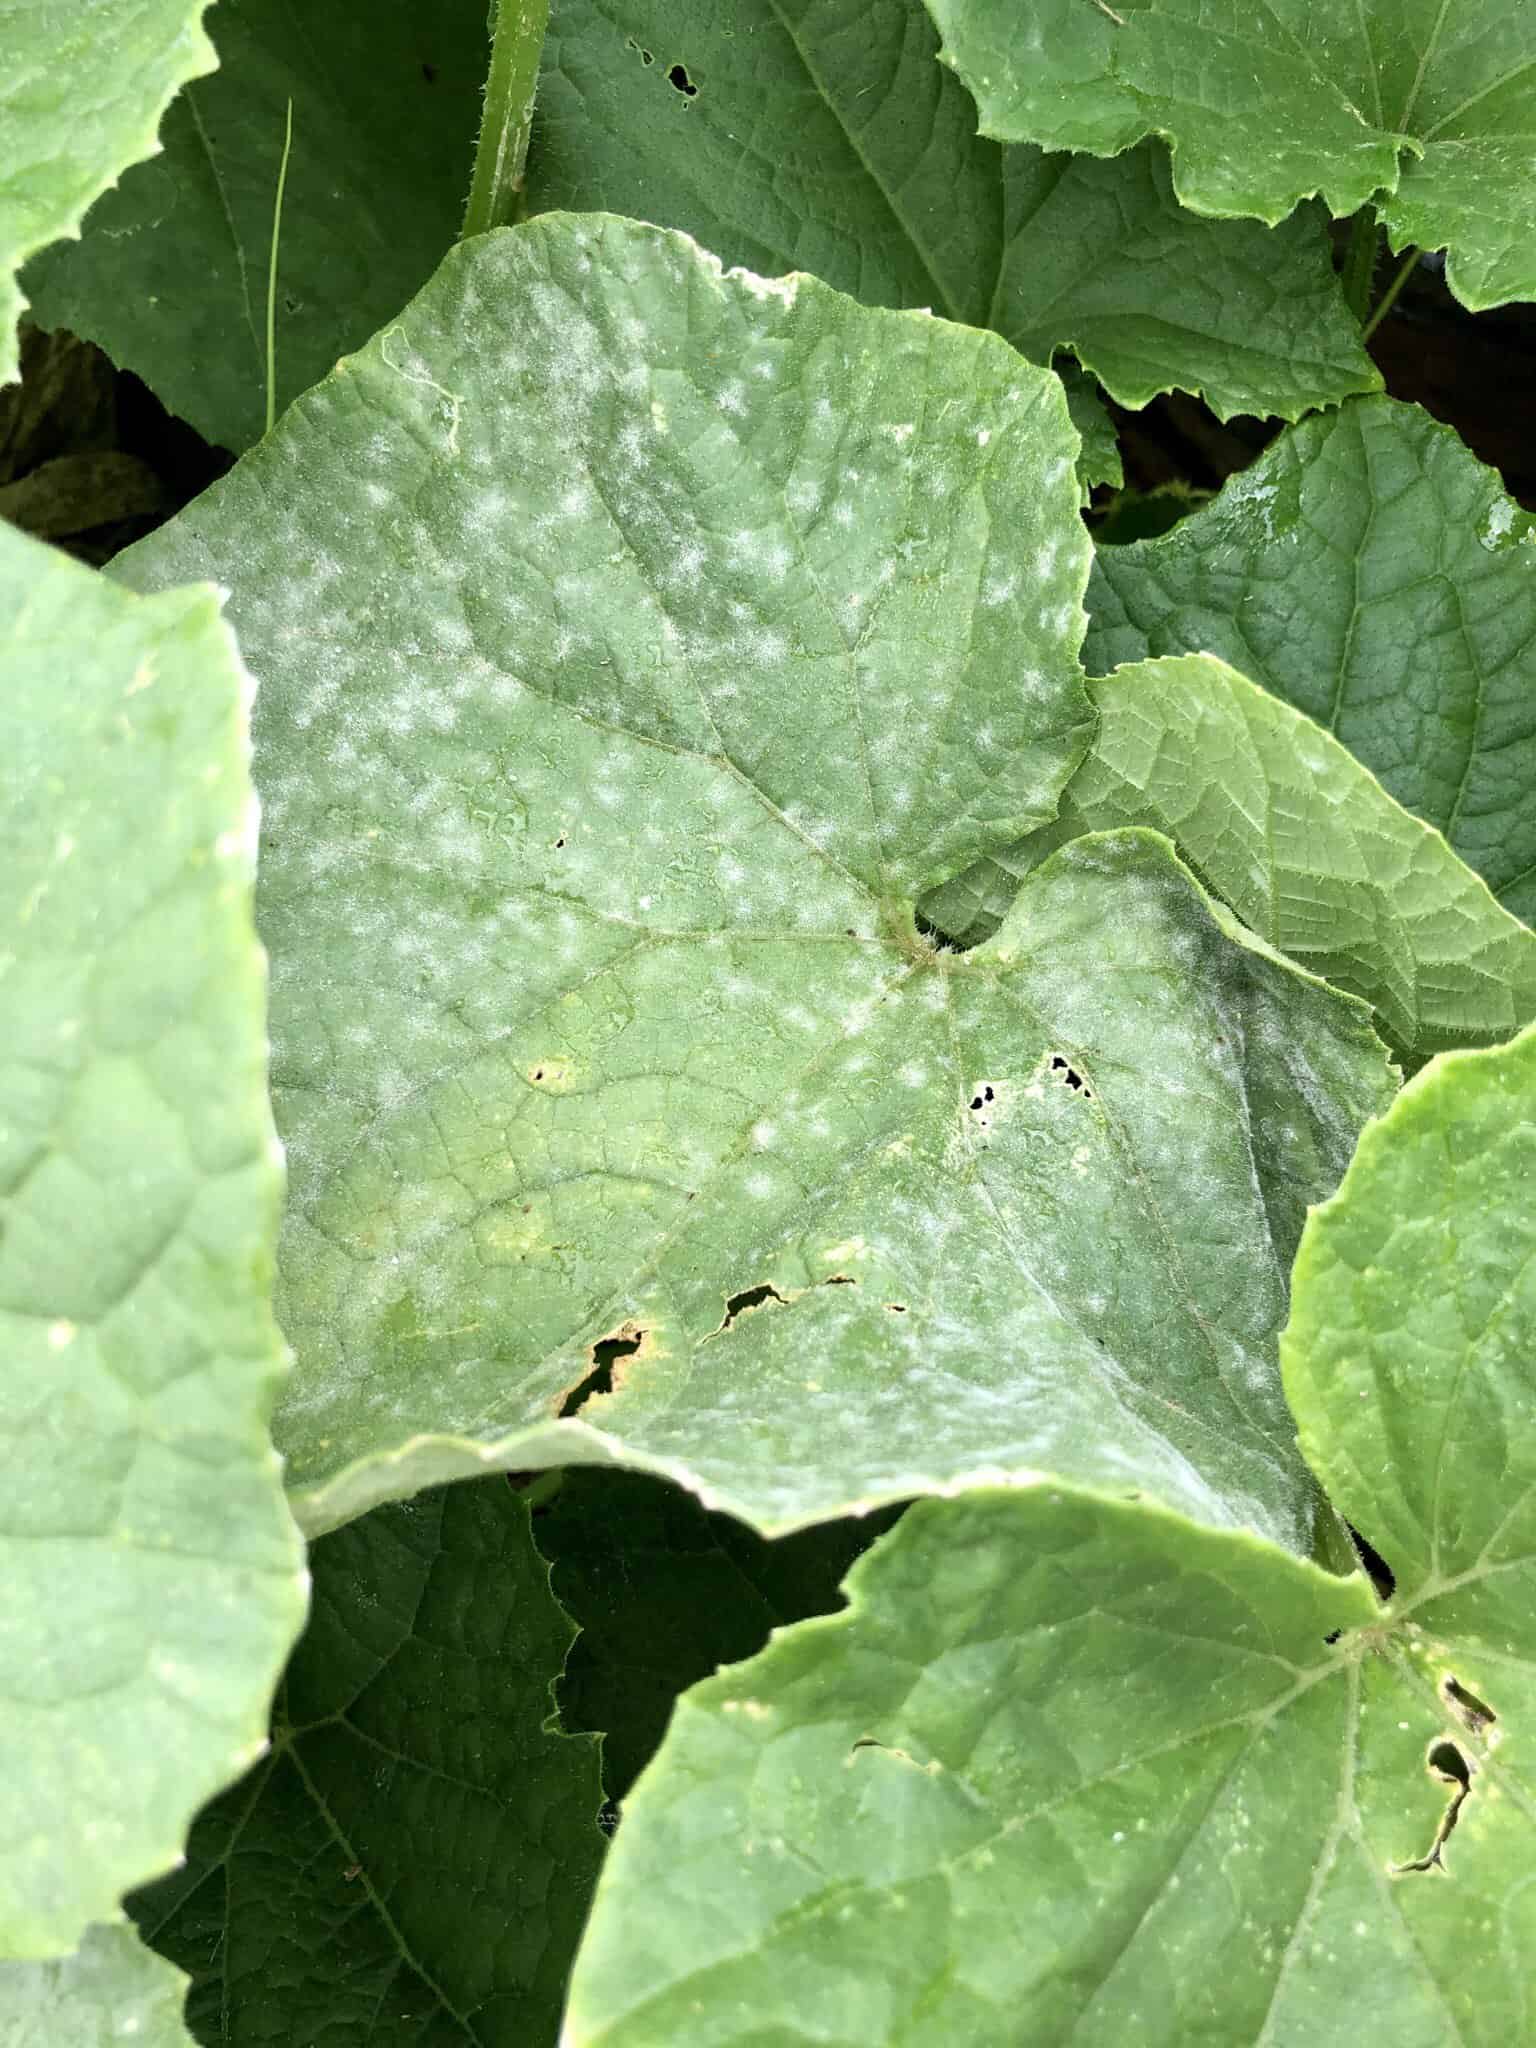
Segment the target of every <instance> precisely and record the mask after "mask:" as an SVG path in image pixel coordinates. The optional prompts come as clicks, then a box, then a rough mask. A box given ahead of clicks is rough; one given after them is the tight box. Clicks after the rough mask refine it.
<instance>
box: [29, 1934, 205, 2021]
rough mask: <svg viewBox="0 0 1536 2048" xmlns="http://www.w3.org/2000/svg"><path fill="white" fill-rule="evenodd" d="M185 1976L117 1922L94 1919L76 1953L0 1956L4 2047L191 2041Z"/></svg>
mask: <svg viewBox="0 0 1536 2048" xmlns="http://www.w3.org/2000/svg"><path fill="white" fill-rule="evenodd" d="M186 1991H187V1982H186V1979H185V1978H184V1977H183V1976H182V1974H181V1972H180V1971H179V1970H177V1969H174V1968H173V1967H172V1966H171V1965H170V1964H169V1963H167V1962H165V1961H164V1960H163V1959H162V1958H161V1957H160V1956H157V1955H154V1954H152V1953H151V1952H150V1950H149V1949H147V1948H146V1947H145V1946H144V1944H143V1943H142V1942H141V1941H140V1940H139V1939H138V1937H137V1936H136V1935H135V1934H134V1931H133V1929H132V1928H131V1927H126V1926H124V1925H122V1923H121V1922H119V1923H117V1924H116V1925H113V1926H103V1927H93V1928H91V1929H90V1931H89V1932H88V1933H87V1935H86V1937H85V1940H84V1941H83V1942H82V1943H81V1945H80V1947H79V1948H78V1949H77V1950H76V1952H75V1953H74V1955H72V1956H66V1957H64V1958H63V1959H62V1960H61V1961H59V1962H52V1963H0V2040H3V2041H4V2042H5V2044H6V2048H122V2043H123V2042H125V2041H129V2042H131V2043H132V2044H133V2048H192V2036H191V2035H190V2034H189V2033H188V2032H187V2030H186V2027H185V2025H184V2024H183V2022H182V2005H183V2003H184V2001H185V1998H186Z"/></svg>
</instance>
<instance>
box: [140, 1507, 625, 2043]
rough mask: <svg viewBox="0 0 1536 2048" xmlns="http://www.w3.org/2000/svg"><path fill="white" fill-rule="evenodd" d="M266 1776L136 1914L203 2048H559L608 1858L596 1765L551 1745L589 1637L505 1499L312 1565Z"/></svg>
mask: <svg viewBox="0 0 1536 2048" xmlns="http://www.w3.org/2000/svg"><path fill="white" fill-rule="evenodd" d="M313 1562H314V1575H315V1600H314V1613H313V1617H312V1619H311V1621H310V1625H309V1628H308V1629H307V1631H306V1632H305V1635H304V1637H303V1639H302V1641H301V1642H300V1644H299V1646H298V1648H297V1650H296V1651H295V1652H294V1656H293V1661H292V1663H291V1664H290V1666H289V1668H288V1672H287V1674H286V1676H285V1678H284V1681H283V1685H282V1689H281V1691H280V1693H279V1695H278V1702H277V1709H276V1713H275V1715H274V1718H273V1741H272V1750H271V1753H270V1755H269V1756H268V1757H267V1758H266V1759H265V1760H264V1761H263V1762H262V1763H260V1764H258V1766H257V1767H256V1769H255V1770H254V1771H253V1772H252V1773H251V1775H250V1776H249V1777H248V1778H246V1779H245V1780H244V1781H243V1782H242V1783H241V1784H239V1785H236V1786H235V1787H233V1788H232V1789H231V1790H230V1791H229V1792H227V1793H226V1794H225V1795H224V1796H223V1797H222V1798H221V1799H220V1800H218V1801H217V1802H216V1803H215V1804H214V1805H213V1806H211V1807H210V1808H209V1809H208V1811H207V1812H206V1813H204V1814H203V1815H202V1816H201V1818H200V1819H199V1821H198V1823H197V1825H196V1827H195V1828H194V1829H193V1832H192V1839H191V1842H190V1844H189V1849H188V1860H187V1865H186V1868H185V1869H184V1870H180V1871H178V1872H177V1873H176V1874H175V1876H173V1877H169V1878H166V1879H165V1880H163V1881H162V1882H161V1883H160V1884H159V1885H157V1886H155V1887H154V1888H153V1889H152V1890H150V1891H146V1892H141V1893H139V1894H138V1895H137V1896H136V1897H135V1898H134V1899H133V1900H132V1901H131V1902H130V1903H131V1907H132V1911H133V1914H134V1917H135V1919H136V1920H137V1921H138V1923H139V1927H140V1930H141V1932H142V1933H143V1935H144V1937H145V1939H146V1940H148V1941H151V1942H152V1943H153V1944H154V1946H155V1947H156V1948H157V1949H158V1950H159V1951H160V1953H161V1954H162V1955H166V1956H169V1957H170V1958H171V1959H172V1960H173V1961H174V1962H175V1963H177V1964H178V1965H179V1967H180V1968H181V1969H183V1970H185V1971H186V1973H187V1975H188V1976H189V1977H190V1978H191V1979H192V1989H191V1993H190V1995H189V1998H188V2001H187V2018H188V2023H189V2025H190V2026H191V2028H192V2030H193V2032H194V2033H195V2034H196V2036H197V2038H198V2040H199V2041H200V2042H201V2043H203V2044H204V2048H257V2044H262V2048H265V2044H267V2043H270V2042H273V2041H283V2042H300V2041H310V2040H314V2041H321V2040H323V2041H324V2042H325V2043H326V2048H365V2044H366V2048H428V2044H431V2048H436V2044H438V2043H442V2044H444V2048H447V2044H450V2043H451V2044H459V2043H463V2042H473V2043H475V2044H477V2048H524V2044H527V2043H530V2042H545V2041H552V2040H553V2039H554V2035H555V2029H556V2024H557V2020H558V2016H559V2011H560V2004H561V2000H562V1998H563V1996H564V1990H565V1981H566V1976H567V1973H568V1972H569V1969H570V1964H571V1957H572V1954H573V1952H574V1950H575V1945H576V1940H577V1936H578V1934H579V1933H580V1930H581V1924H582V1920H583V1918H584V1916H585V1914H586V1910H587V1905H588V1902H589V1900H590V1898H591V1892H592V1883H593V1878H594V1876H595V1874H596V1870H597V1864H598V1861H599V1858H600V1857H601V1854H602V1850H603V1846H604V1845H603V1837H602V1835H601V1834H600V1833H599V1831H598V1828H597V1825H596V1821H597V1812H598V1808H599V1806H600V1804H601V1800H602V1793H601V1789H600V1787H599V1782H598V1759H597V1745H596V1744H595V1743H594V1742H592V1741H590V1740H589V1739H587V1738H584V1737H571V1736H567V1735H561V1734H559V1733H557V1732H555V1731H554V1730H553V1729H551V1727H550V1726H549V1725H548V1724H549V1722H550V1721H551V1719H552V1717H553V1713H554V1697H553V1686H554V1681H555V1679H556V1678H557V1677H558V1676H559V1673H560V1668H561V1665H562V1663H563V1661H564V1658H565V1654H566V1651H567V1649H568V1648H569V1646H570V1642H571V1637H572V1635H573V1634H574V1630H573V1629H572V1627H571V1624H570V1622H569V1620H568V1619H567V1618H566V1616H565V1614H564V1613H563V1612H562V1611H561V1609H560V1607H559V1606H558V1604H557V1603H556V1601H555V1599H554V1597H553V1595H552V1594H551V1593H550V1590H549V1570H548V1567H547V1566H546V1565H545V1564H544V1562H543V1560H542V1559H541V1558H540V1557H539V1555H538V1553H537V1551H536V1550H535V1549H534V1547H533V1542H532V1539H531V1537H530V1535H529V1529H528V1511H527V1508H526V1507H525V1505H524V1504H523V1502H522V1501H521V1500H520V1499H519V1498H518V1497H517V1495H516V1494H515V1493H514V1492H513V1491H512V1489H511V1488H510V1487H509V1486H507V1485H506V1483H505V1482H504V1481H501V1480H491V1481H483V1482H482V1483H481V1484H479V1485H478V1486H458V1487H453V1488H450V1489H448V1490H447V1491H445V1492H436V1493H432V1494H428V1495H426V1496H424V1497H423V1498H421V1499H420V1500H416V1501H411V1502H408V1503H405V1504H403V1505H396V1506H391V1507H387V1508H380V1509H379V1510H377V1511H376V1512H375V1513H374V1514H372V1515H369V1516H368V1517H366V1518H365V1519H364V1520H362V1521H359V1522H357V1523H354V1525H353V1526H352V1527H351V1528H349V1529H343V1530H340V1531H338V1532H337V1533H336V1534H334V1535H331V1536H328V1537H326V1538H325V1539H324V1541H323V1542H321V1543H319V1544H317V1545H316V1547H315V1550H314V1552H313Z"/></svg>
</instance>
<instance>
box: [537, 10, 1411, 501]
mask: <svg viewBox="0 0 1536 2048" xmlns="http://www.w3.org/2000/svg"><path fill="white" fill-rule="evenodd" d="M1085 4H1086V0H1085ZM937 55H938V39H937V37H936V35H935V34H934V31H933V28H932V26H931V24H930V23H929V21H928V19H927V17H926V15H925V14H924V12H923V9H922V5H921V0H874V4H871V0H741V4H738V5H736V6H733V7H730V8H721V7H718V6H715V5H712V4H710V0H619V4H617V5H615V4H614V0H562V4H561V5H560V6H559V7H558V8H557V9H556V10H555V13H554V17H553V20H552V22H551V26H550V33H549V39H548V42H547V43H546V46H545V61H544V74H543V79H542V82H541V85H540V99H539V111H538V119H537V124H536V128H535V137H534V147H533V150H532V153H531V156H530V161H529V198H530V204H531V206H532V207H534V208H535V209H537V208H539V207H562V206H571V207H593V206H600V207H605V208H608V209H611V210H612V211H614V212H616V213H627V214H633V215H637V216H639V217H640V218H642V219H645V220H654V221H658V222H661V223H662V224H664V225H665V226H667V227H677V228H684V229H686V230H687V231H688V232H689V233H690V234H692V235H695V236H697V238H698V239H699V241H701V242H702V243H703V244H704V245H705V247H706V248H710V249H713V250H715V251H716V252H717V253H718V254H719V255H721V256H722V257H724V258H725V260H726V261H727V262H732V263H744V264H747V265H749V266H750V267H751V268H752V269H754V270H759V271H763V272H766V273H769V274H773V273H777V272H779V271H782V270H806V271H810V272H813V273H814V274H815V275H816V276H818V277H821V278H824V279H825V280H826V281H827V283H829V284H833V285H836V286H838V287H839V288H840V289H842V290H844V291H848V292H852V293H854V294H856V295H857V296H858V297H859V298H861V299H863V300H864V301H865V302H866V303H868V304H873V305H888V306H928V307H931V308H932V310H933V311H934V312H936V313H942V314H945V315H947V316H948V317H949V318H950V319H953V320H958V321H963V322H965V323H966V324H967V325H970V326H973V327H993V328H995V329H996V330H997V332H998V333H1000V334H1002V335H1004V336H1006V338H1007V339H1008V340H1009V341H1011V342H1012V343H1013V344H1014V346H1015V347H1016V348H1019V349H1021V350H1022V351H1023V352H1024V354H1026V355H1027V356H1030V357H1031V358H1033V359H1034V360H1035V361H1037V362H1042V363H1048V362H1049V361H1050V360H1051V357H1052V354H1053V353H1054V352H1055V351H1056V350H1058V349H1069V350H1071V352H1072V353H1073V354H1074V355H1075V356H1077V358H1078V359H1079V361H1081V362H1082V363H1083V364H1084V365H1085V366H1086V367H1087V368H1088V369H1090V370H1091V371H1092V372H1093V374H1094V375H1095V376H1096V377H1098V378H1099V379H1100V381H1101V382H1102V383H1103V384H1104V385H1105V387H1106V388H1107V389H1108V390H1109V391H1110V392H1111V393H1112V395H1113V396H1114V397H1115V398H1117V399H1118V400H1119V401H1120V402H1121V403H1122V404H1124V405H1128V406H1142V405H1145V404H1146V403H1147V402H1148V400H1149V399H1151V398H1152V397H1153V396H1154V395H1155V394H1156V393H1157V392H1159V391H1168V390H1172V389H1175V388H1177V389H1179V390H1184V391H1198V392H1202V393H1203V394H1204V395H1205V397H1206V399H1207V401H1208V402H1209V403H1210V405H1211V406H1212V408H1213V409H1214V410H1215V411H1216V412H1217V413H1219V414H1220V415H1221V417H1222V418H1223V419H1226V418H1228V417H1230V416H1231V415H1232V414H1233V413H1237V412H1245V413H1278V414H1280V415H1281V416H1282V417H1283V418H1285V419H1296V418H1298V417H1299V416H1300V415H1301V414H1302V413H1303V412H1305V411H1307V410H1308V409H1309V408H1311V407H1313V406H1318V405H1332V404H1336V403H1337V402H1338V400H1339V399H1340V398H1342V397H1344V396H1345V395H1346V394H1347V393H1349V392H1355V391H1364V390H1370V389H1373V388H1375V387H1377V386H1378V385H1379V382H1380V379H1379V377H1378V375H1377V372H1376V369H1375V367H1374V365H1373V364H1372V362H1371V360H1370V358H1369V356H1367V355H1366V353H1365V350H1364V348H1363V347H1362V345H1361V342H1360V335H1359V329H1358V325H1357V323H1356V322H1355V321H1354V320H1353V319H1352V318H1351V317H1350V315H1349V313H1348V311H1347V309H1346V308H1345V305H1344V302H1343V299H1342V297H1341V295H1340V292H1339V289H1338V285H1337V282H1336V280H1335V277H1334V274H1333V269H1332V264H1331V261H1330V257H1329V250H1328V244H1327V238H1326V235H1325V232H1324V225H1323V219H1322V215H1321V213H1320V211H1318V212H1314V211H1308V212H1305V213H1303V214H1301V215H1298V217H1297V218H1296V219H1295V220H1292V221H1288V222H1286V224H1285V225H1284V226H1283V227H1281V228H1278V229H1274V230H1270V229H1266V228H1262V227H1258V226H1255V225H1254V224H1252V223H1249V222H1225V221H1221V222H1218V221H1210V220H1202V219H1201V218H1200V217H1199V216H1198V215H1196V214H1193V213H1189V212H1187V211H1185V210H1184V209H1183V208H1182V207H1180V205H1179V204H1178V201H1177V200H1176V198H1175V197H1174V194H1173V191H1172V188H1171V184H1170V180H1169V175H1168V166H1167V159H1166V155H1165V154H1164V153H1163V152H1160V151H1156V150H1152V149H1146V150H1139V151H1137V152H1135V153H1134V154H1133V155H1130V156H1127V157H1125V158H1123V159H1121V160H1119V161H1117V162H1114V163H1107V164H1106V163H1101V162H1095V161H1094V160H1093V159H1092V158H1091V157H1069V156H1062V155H1056V156H1047V155H1045V154H1043V153H1042V152H1041V151H1039V150H1035V149H1028V148H1012V149H1000V148H999V147H998V146H997V144H996V143H993V142H990V141H987V140H986V139H985V138H983V137H981V136H978V135H977V133H976V108H975V105H974V104H973V102H972V100H971V98H970V96H969V95H968V94H967V93H966V92H965V90H964V89H963V88H962V87H961V85H960V84H959V83H958V81H957V80H956V79H954V78H953V77H952V76H951V75H949V74H948V73H947V72H946V71H945V70H943V69H942V68H941V67H940V65H939V64H938V63H937V61H936V59H937ZM1089 480H1090V481H1096V480H1098V479H1097V474H1095V476H1093V477H1091V478H1090V479H1089Z"/></svg>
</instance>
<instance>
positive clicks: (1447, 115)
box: [927, 0, 1536, 312]
mask: <svg viewBox="0 0 1536 2048" xmlns="http://www.w3.org/2000/svg"><path fill="white" fill-rule="evenodd" d="M927 7H928V11H929V13H930V14H931V15H932V16H933V18H934V21H935V22H936V23H937V24H938V27H939V30H940V33H941V34H942V36H943V38H944V58H945V61H946V62H947V63H949V64H951V65H952V66H953V67H954V69H955V70H956V71H957V72H958V73H959V75H960V76H961V78H963V79H964V81H965V82H966V84H967V85H968V86H969V87H970V89H971V90H972V92H974V93H975V95H976V99H977V103H978V105H979V107H980V110H981V126H982V130H983V132H984V133H985V134H987V135H994V136H996V137H997V138H998V139H999V140H1000V141H1003V142H1034V143H1039V144H1040V145H1042V146H1043V147H1044V148H1046V149H1074V150H1078V149H1080V150H1087V151H1090V152H1091V153H1092V154H1093V155H1095V156H1101V157H1102V156H1114V155H1117V154H1119V152H1120V151H1122V150H1126V149H1129V148H1131V147H1132V145H1133V144H1135V143H1138V142H1140V141H1141V140H1142V138H1143V137H1144V136H1148V135H1160V136H1162V137H1164V138H1165V139H1166V140H1167V141H1168V143H1169V144H1170V146H1171V148H1172V152H1173V176H1174V186H1175V189H1176V190H1177V192H1178V196H1179V198H1180V199H1181V200H1182V201H1183V203H1184V204H1185V205H1186V206H1189V207H1192V208H1193V209H1194V210H1195V211H1196V212H1197V213H1202V214H1208V215H1212V216H1216V217H1220V218H1230V217H1232V216H1236V215H1248V216H1252V217H1254V218H1256V219H1258V220H1263V221H1278V220H1280V219H1281V218H1283V216H1284V215H1286V214H1288V213H1289V212H1290V211H1291V209H1292V207H1294V206H1295V204H1296V202H1297V201H1298V200H1299V199H1306V198H1309V197H1310V196H1311V195H1312V194H1314V193H1317V192H1321V193H1322V195H1323V197H1324V199H1325V200H1326V201H1327V203H1328V205H1329V206H1330V207H1331V208H1332V210H1333V212H1334V213H1335V214H1346V213H1354V212H1355V211H1356V209H1357V208H1359V207H1361V206H1364V205H1365V204H1366V203H1367V201H1370V200H1374V201H1375V203H1376V205H1377V207H1378V209H1379V211H1380V213H1381V216H1382V218H1383V220H1384V221H1385V222H1386V224H1387V227H1388V230H1389V232H1390V234H1391V238H1392V245H1393V247H1394V248H1397V249H1402V248H1406V247H1407V245H1408V244H1409V243H1410V242H1412V243H1416V244H1418V245H1419V246H1420V247H1423V248H1426V249H1439V248H1445V249H1447V251H1448V257H1447V264H1446V281H1447V282H1448V283H1449V285H1450V287H1451V289H1452V291H1454V292H1455V294H1456V296H1457V297H1458V298H1459V299H1460V300H1461V301H1462V303H1463V305H1466V306H1470V307H1471V308H1472V309H1473V311H1474V312H1477V311H1481V310H1483V309H1484V308H1485V307H1488V306H1497V305H1502V304H1503V303H1504V301H1505V300H1507V299H1519V298H1524V299H1528V298H1533V297H1536V253H1533V252H1532V251H1531V248H1530V235H1529V232H1528V227H1529V220H1530V215H1531V210H1532V207H1533V206H1536V124H1533V122H1532V118H1531V113H1530V103H1529V90H1528V79H1529V74H1530V70H1531V66H1532V64H1533V63H1536V14H1533V13H1532V11H1531V9H1530V8H1529V7H1527V6H1525V5H1516V6H1511V5H1510V0H1459V4H1458V5H1457V6H1456V7H1455V8H1454V9H1452V8H1451V7H1450V5H1449V4H1448V0H1267V4H1266V5H1265V6H1263V7H1262V8H1255V7H1253V6H1251V5H1250V4H1248V0H1156V4H1152V0H1115V4H1114V5H1110V4H1109V0H927Z"/></svg>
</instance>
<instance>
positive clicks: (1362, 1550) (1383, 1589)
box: [1344, 1522, 1397, 1602]
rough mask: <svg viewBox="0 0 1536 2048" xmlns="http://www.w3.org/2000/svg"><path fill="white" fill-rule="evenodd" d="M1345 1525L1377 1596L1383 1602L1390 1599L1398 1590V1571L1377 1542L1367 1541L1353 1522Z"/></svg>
mask: <svg viewBox="0 0 1536 2048" xmlns="http://www.w3.org/2000/svg"><path fill="white" fill-rule="evenodd" d="M1344 1526H1345V1528H1346V1529H1347V1530H1348V1531H1349V1540H1350V1542H1351V1543H1353V1544H1354V1546H1355V1555H1356V1556H1357V1557H1358V1558H1359V1560H1360V1563H1361V1566H1362V1567H1363V1569H1364V1571H1365V1575H1366V1577H1367V1578H1368V1579H1369V1580H1370V1582H1371V1584H1372V1586H1373V1587H1374V1588H1375V1592H1376V1598H1377V1599H1378V1600H1380V1601H1382V1602H1386V1601H1388V1600H1390V1599H1391V1598H1392V1595H1393V1594H1394V1593H1395V1592H1396V1591H1397V1575H1396V1573H1395V1572H1394V1571H1393V1569H1392V1567H1391V1566H1390V1565H1389V1564H1388V1563H1387V1561H1386V1559H1385V1558H1384V1557H1383V1556H1382V1554H1381V1552H1380V1551H1379V1550H1378V1549H1377V1548H1376V1546H1375V1544H1373V1543H1370V1542H1367V1540H1366V1538H1365V1537H1364V1536H1362V1535H1361V1534H1360V1531H1359V1530H1358V1529H1357V1528H1356V1527H1355V1525H1354V1523H1353V1522H1346V1523H1345V1524H1344Z"/></svg>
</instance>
